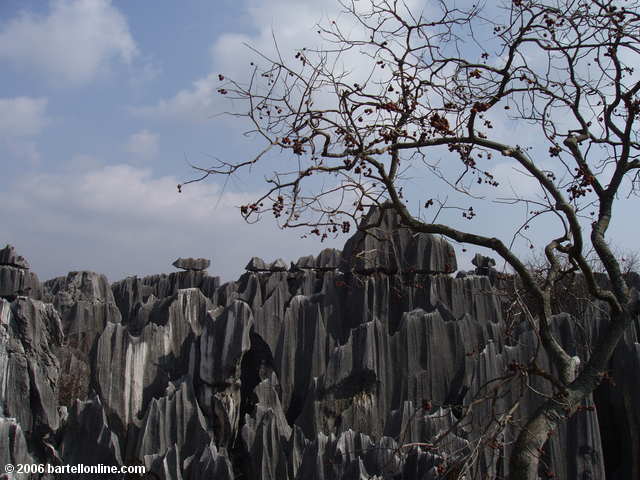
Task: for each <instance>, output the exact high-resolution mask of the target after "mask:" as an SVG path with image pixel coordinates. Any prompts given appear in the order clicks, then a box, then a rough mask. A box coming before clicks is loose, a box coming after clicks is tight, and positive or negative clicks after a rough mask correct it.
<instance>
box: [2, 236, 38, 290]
mask: <svg viewBox="0 0 640 480" xmlns="http://www.w3.org/2000/svg"><path fill="white" fill-rule="evenodd" d="M18 295H23V296H28V297H32V298H35V299H39V298H40V297H41V295H42V291H41V288H40V281H39V280H38V276H37V275H36V274H35V273H33V272H31V271H29V262H27V261H26V260H25V258H24V257H22V256H20V255H18V254H17V253H16V251H15V249H14V248H13V246H11V245H7V246H6V247H5V248H3V249H2V250H0V298H6V299H13V298H15V297H16V296H18Z"/></svg>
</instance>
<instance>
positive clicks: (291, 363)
mask: <svg viewBox="0 0 640 480" xmlns="http://www.w3.org/2000/svg"><path fill="white" fill-rule="evenodd" d="M378 220H380V225H379V226H378V227H376V228H377V230H376V231H377V233H378V235H376V237H371V236H365V234H364V232H357V233H356V234H355V235H354V236H353V237H352V238H351V239H350V240H349V241H348V242H347V245H346V246H345V248H344V250H343V251H342V252H340V251H338V250H334V249H326V250H323V251H322V252H320V254H319V255H318V256H316V257H314V256H308V257H302V258H301V259H299V260H298V261H297V262H296V263H295V264H294V265H293V266H292V268H290V269H288V270H287V269H286V266H285V263H284V262H283V261H281V260H276V261H275V262H272V263H267V262H264V261H263V260H261V259H260V258H258V257H254V258H253V259H252V260H251V261H250V262H249V264H248V265H247V272H246V273H244V274H243V275H242V276H241V277H240V279H238V280H237V281H234V282H228V283H226V284H224V285H219V280H218V279H217V277H212V276H209V275H208V274H207V273H206V272H204V271H200V270H193V269H192V270H188V271H184V272H175V273H172V274H169V275H165V274H161V275H152V276H148V277H144V278H138V277H129V278H127V279H124V280H122V281H119V282H116V283H114V284H112V285H109V284H108V281H107V280H106V278H104V277H103V276H101V275H99V274H95V273H91V272H72V273H70V274H69V275H67V276H66V277H60V278H58V279H53V280H51V281H49V282H45V284H44V298H45V300H46V301H47V302H50V303H43V302H39V301H37V300H36V299H34V298H27V297H24V296H20V295H16V285H17V284H19V283H20V281H22V280H19V281H17V280H16V278H19V275H23V274H24V272H28V271H27V270H25V269H24V268H18V267H16V266H7V265H4V266H0V290H1V291H11V292H13V293H12V294H11V296H9V300H10V301H9V300H1V299H0V388H1V390H0V406H1V407H2V410H1V411H0V460H5V461H6V462H8V461H13V462H15V463H18V460H21V461H23V462H31V461H33V462H48V461H52V462H54V461H56V462H64V463H69V462H70V463H84V464H92V463H103V464H114V465H120V464H127V465H133V464H141V465H145V466H147V468H148V469H149V471H151V472H153V474H154V475H156V476H157V478H160V479H165V480H179V479H197V480H204V479H208V478H216V479H217V478H220V479H222V480H231V479H235V478H240V477H241V476H244V478H251V479H258V480H261V479H273V480H276V479H287V480H299V479H317V480H325V479H332V480H352V479H362V480H364V479H372V478H377V479H391V478H402V479H405V480H424V479H433V480H436V479H442V478H443V475H453V474H454V472H455V468H456V462H457V459H458V458H459V456H460V455H464V454H465V453H467V452H469V451H474V452H476V453H475V455H477V456H476V458H477V463H476V465H475V467H474V470H473V472H471V475H476V476H477V477H478V478H494V477H496V476H502V477H506V476H508V461H507V459H508V457H509V455H510V453H511V450H510V449H511V448H512V447H511V446H512V445H513V441H514V439H515V435H516V434H517V431H518V429H517V428H516V426H517V425H519V424H521V422H522V421H523V420H524V419H525V418H527V416H528V415H530V414H531V412H533V411H534V410H535V409H536V408H537V407H538V405H539V404H540V402H541V397H540V396H539V394H538V393H537V392H542V393H549V391H550V387H549V384H548V382H546V381H545V380H544V379H543V378H542V377H540V376H535V375H532V376H530V377H528V381H529V387H530V388H527V389H524V391H523V396H522V398H521V399H520V406H519V408H518V409H517V410H516V411H514V412H511V413H510V414H509V415H510V417H509V418H510V420H509V423H508V425H507V428H506V429H505V430H504V432H502V433H501V434H500V435H499V436H497V437H496V438H495V443H494V444H492V446H491V447H489V446H487V447H481V448H479V449H477V450H476V446H477V443H476V442H477V441H478V438H479V435H480V433H482V432H486V431H487V429H488V428H491V424H492V423H491V422H492V421H493V420H495V418H496V412H501V413H504V412H505V411H506V410H508V409H509V408H510V406H511V405H512V403H513V402H514V401H515V400H516V399H517V397H518V395H519V392H520V390H519V389H517V388H513V389H510V390H509V391H508V392H506V393H505V394H504V395H501V396H498V397H496V398H492V399H491V401H478V398H480V397H482V396H483V395H485V396H486V395H487V393H486V388H487V387H486V386H487V385H493V384H494V383H493V382H492V380H495V379H497V378H500V377H504V376H505V374H507V373H508V372H511V371H513V368H517V367H514V365H516V366H517V365H518V364H519V363H525V362H527V361H528V360H529V359H530V358H531V356H532V355H533V354H534V353H535V352H537V351H538V348H537V341H538V339H537V337H536V335H534V333H533V332H532V331H531V330H530V328H529V327H528V326H527V324H525V323H523V324H519V325H509V326H507V325H505V322H504V320H503V317H502V309H501V303H500V297H499V296H498V295H497V293H496V288H495V287H496V284H495V280H496V278H497V277H496V275H495V270H494V269H493V266H494V262H492V261H490V260H487V259H486V258H485V257H482V258H477V259H476V267H477V268H476V270H475V271H474V272H468V273H467V274H465V275H464V276H461V277H460V278H454V277H452V276H451V275H449V273H451V272H452V271H453V270H454V269H455V255H453V249H452V248H451V246H450V245H449V244H448V243H447V242H445V241H444V240H442V239H440V238H437V237H432V236H428V235H427V236H424V235H411V234H410V233H409V232H408V231H406V230H405V229H403V228H402V226H401V225H400V224H399V223H398V221H397V219H395V218H392V217H391V216H389V215H388V214H385V215H382V216H380V214H379V213H378V212H371V213H370V215H369V216H368V218H367V220H366V222H369V224H371V223H372V222H377V221H378ZM385 238H386V240H385ZM185 265H186V264H185ZM2 269H5V270H6V271H10V272H11V275H12V276H5V277H3V276H2V275H3V274H2ZM19 272H23V274H20V273H19ZM20 278H23V277H20ZM24 278H26V277H24ZM634 278H635V277H634ZM631 280H633V279H631ZM636 280H637V279H636ZM3 282H4V283H3ZM23 283H24V282H23ZM637 283H638V284H640V281H638V282H637ZM34 285H35V284H34ZM37 286H39V284H37ZM3 288H4V289H5V290H2V289H3ZM607 322H608V318H607V315H606V309H605V308H603V306H602V305H597V304H593V305H587V306H585V307H584V308H583V309H581V315H580V318H572V317H570V316H569V315H566V314H562V315H557V316H556V317H554V321H553V325H552V327H553V330H554V332H555V334H556V336H557V338H558V340H559V341H560V342H561V343H562V344H563V346H564V347H565V348H566V349H567V351H568V353H569V354H570V355H572V356H574V357H575V358H576V359H578V358H579V359H580V361H581V362H586V360H587V359H588V357H589V355H590V351H589V350H588V348H587V346H588V345H589V344H590V343H592V342H593V339H595V338H597V337H598V336H599V335H600V334H601V333H602V331H603V329H604V328H605V326H606V324H607ZM507 327H508V329H507ZM639 329H640V327H639ZM507 333H508V334H507ZM537 362H538V366H539V367H540V368H541V369H543V370H545V371H551V372H553V367H552V365H551V363H550V362H549V359H548V358H547V356H546V355H545V354H544V351H540V352H539V354H538V357H537ZM639 371H640V344H639V343H638V331H637V330H636V329H631V330H630V331H629V332H627V333H626V335H625V338H624V341H623V342H622V343H621V344H620V346H619V347H618V348H617V349H616V352H615V355H614V358H613V359H612V362H611V377H612V382H611V383H607V382H603V385H602V386H601V387H600V388H599V389H598V390H597V391H596V392H595V394H594V395H593V398H589V399H587V401H586V402H585V408H584V409H583V410H581V412H580V413H579V414H576V415H575V416H574V417H573V418H572V419H571V420H570V421H569V422H567V423H566V424H563V425H562V426H561V427H560V428H559V429H558V431H557V432H556V433H555V434H554V435H553V436H552V438H551V439H550V440H549V442H548V444H547V445H546V446H545V452H544V457H543V460H544V463H545V466H546V468H548V469H549V472H551V470H553V473H554V475H556V478H605V477H606V475H607V474H609V477H610V478H633V477H634V475H636V470H634V468H637V466H636V465H635V464H634V463H633V462H632V459H634V458H640V442H638V440H637V439H638V437H637V433H636V432H638V431H640V417H638V409H637V408H635V406H636V405H638V404H640V389H639V387H638V385H640V378H639V377H638V375H637V372H639ZM76 373H77V375H75V376H74V375H73V374H76ZM61 388H62V389H63V390H64V391H63V392H60V389H61ZM25 399H27V401H25ZM61 405H66V406H68V408H67V409H65V408H64V407H61ZM591 407H595V408H596V409H597V411H595V410H593V409H592V408H591ZM466 409H472V415H470V416H469V418H468V421H464V422H459V419H460V416H461V414H462V413H461V412H464V411H466ZM494 423H495V422H494ZM441 437H442V438H441ZM436 441H437V442H438V447H437V448H435V449H433V448H430V447H428V445H429V444H430V443H431V442H436ZM605 468H606V470H607V471H606V473H605Z"/></svg>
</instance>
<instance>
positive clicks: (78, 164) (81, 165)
mask: <svg viewBox="0 0 640 480" xmlns="http://www.w3.org/2000/svg"><path fill="white" fill-rule="evenodd" d="M101 165H102V162H101V161H100V160H99V159H98V158H96V157H94V156H93V155H87V154H85V153H76V154H74V155H73V156H72V157H71V159H70V160H69V161H67V162H66V163H65V164H64V169H65V170H67V171H75V172H85V171H88V170H93V169H96V168H98V167H100V166H101Z"/></svg>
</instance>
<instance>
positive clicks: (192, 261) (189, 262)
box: [171, 258, 211, 271]
mask: <svg viewBox="0 0 640 480" xmlns="http://www.w3.org/2000/svg"><path fill="white" fill-rule="evenodd" d="M171 265H173V266H174V267H176V268H181V269H182V270H194V271H200V270H206V269H207V268H209V266H210V265H211V260H209V259H207V258H178V259H177V260H176V261H175V262H173V263H172V264H171Z"/></svg>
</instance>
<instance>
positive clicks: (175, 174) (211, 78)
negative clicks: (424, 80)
mask: <svg viewBox="0 0 640 480" xmlns="http://www.w3.org/2000/svg"><path fill="white" fill-rule="evenodd" d="M418 3H419V2H418ZM339 10H340V8H339V6H338V5H337V3H336V2H335V1H334V0H315V1H313V0H233V1H231V0H182V1H180V2H173V1H167V0H158V1H154V2H150V1H146V2H142V1H138V2H135V1H129V0H112V1H109V0H49V1H45V0H0V70H1V71H2V72H3V75H2V76H0V169H1V172H2V173H1V174H0V205H2V207H0V224H1V225H2V229H0V243H2V244H5V243H10V244H13V245H14V246H15V247H16V249H17V250H18V252H19V253H20V254H21V255H23V256H25V257H26V258H27V259H28V260H29V262H30V263H31V266H32V269H33V270H34V271H35V272H36V273H37V274H38V276H39V277H40V279H41V280H46V279H49V278H53V277H56V276H60V275H64V274H66V272H68V271H73V270H93V271H97V272H101V273H105V274H106V275H107V277H108V278H109V280H111V281H115V280H119V279H121V278H124V277H126V276H128V275H146V274H153V273H160V272H171V271H173V270H174V268H173V267H172V266H171V263H172V262H173V261H174V260H175V259H176V258H178V257H187V256H191V257H205V258H209V259H211V260H212V266H211V267H210V268H209V272H210V273H211V274H213V275H219V276H221V277H222V279H223V280H224V281H227V280H233V279H235V278H237V277H238V276H239V275H240V274H241V273H242V271H243V270H244V266H245V265H246V264H247V262H248V261H249V259H250V258H251V257H252V256H254V255H255V256H260V257H262V258H264V259H265V260H267V261H272V260H275V259H276V258H279V257H282V258H284V259H285V260H286V261H295V260H296V259H297V258H298V257H300V256H303V255H307V254H317V253H318V252H319V251H320V250H321V249H322V248H325V247H337V248H340V247H341V246H342V244H343V243H344V241H345V240H346V237H344V236H342V237H339V238H337V239H329V240H328V241H326V242H324V243H322V244H321V243H320V242H319V241H316V240H314V239H302V238H301V235H302V233H304V232H301V231H296V230H281V229H279V228H278V227H277V225H276V224H275V223H273V222H272V221H263V222H260V223H259V224H257V225H248V224H245V223H244V221H243V220H242V219H241V217H240V215H239V209H238V207H239V205H241V204H242V203H245V202H246V201H248V199H250V198H251V197H252V196H254V195H255V194H256V192H259V191H260V188H261V187H262V186H263V183H262V178H261V177H260V175H257V174H255V173H254V175H253V176H250V175H249V176H241V177H238V178H234V179H233V180H232V181H230V182H227V183H225V182H224V179H220V178H217V179H213V180H211V181H207V182H202V183H197V184H192V185H190V186H189V188H185V189H184V190H183V193H182V194H178V192H177V189H176V185H177V184H178V183H182V182H184V181H185V180H188V179H190V178H192V177H193V172H192V170H191V169H190V167H189V164H190V163H192V164H197V165H206V164H208V163H210V158H211V156H216V157H219V158H225V159H239V158H243V157H248V156H250V155H251V154H252V153H255V152H256V151H259V148H260V147H259V146H258V145H257V144H256V143H255V142H254V141H253V140H252V139H250V138H246V137H243V135H242V132H243V128H244V127H246V125H242V124H237V123H234V122H232V121H230V120H229V119H228V118H226V117H221V116H219V115H218V114H220V113H221V112H223V111H224V110H226V109H228V105H226V104H224V103H223V101H222V100H221V99H220V96H219V95H217V94H216V93H215V90H216V89H217V88H218V82H219V81H218V75H219V74H221V73H224V74H225V75H229V76H235V77H241V76H242V75H246V72H248V65H249V62H250V61H251V60H252V58H253V55H254V54H253V53H252V52H251V51H250V50H249V49H248V48H247V47H246V46H245V44H249V45H252V46H254V47H256V48H258V49H262V48H265V49H268V48H271V46H272V43H271V42H272V40H271V39H272V35H274V34H275V35H276V37H277V40H278V43H279V45H280V47H281V49H282V50H283V51H284V52H285V53H286V52H293V51H294V49H295V48H300V47H302V46H310V45H311V46H314V45H317V42H318V39H317V36H315V33H316V32H315V30H316V29H315V28H314V25H315V24H316V23H318V22H324V21H327V20H330V19H332V18H336V17H337V16H338V12H339ZM494 173H497V174H498V175H499V176H500V177H501V179H502V180H506V183H505V184H510V182H513V183H514V184H516V183H517V188H530V186H528V184H527V180H526V179H524V180H523V179H522V178H519V177H518V175H517V174H514V171H513V169H512V168H511V167H510V166H508V165H497V166H496V167H495V170H494ZM414 181H415V182H416V183H419V185H418V188H421V189H427V190H430V189H431V190H433V191H437V190H438V189H441V188H442V186H436V185H432V184H428V183H424V184H423V183H420V182H422V179H420V178H417V179H415V180H414ZM426 181H427V180H425V182H426ZM489 211H490V210H489ZM623 212H624V214H623V215H621V217H622V219H621V220H620V221H617V222H616V223H615V225H614V226H613V227H612V231H613V234H614V235H616V236H617V237H616V238H619V239H620V240H619V242H618V243H619V244H620V245H621V246H622V247H624V248H631V247H632V244H633V243H634V242H633V240H632V239H634V238H635V239H637V238H638V233H640V227H638V224H637V222H629V221H628V218H630V217H628V215H629V214H630V212H631V210H628V209H627V210H623ZM512 215H514V216H513V217H509V216H495V215H489V216H488V217H487V219H486V220H484V221H483V224H482V225H481V230H484V231H488V232H499V233H504V234H505V235H507V232H508V227H509V226H510V225H512V224H513V220H514V219H517V216H518V215H520V214H519V213H517V212H514V213H512ZM474 252H475V250H472V251H467V252H462V250H461V249H458V253H459V257H460V263H461V264H462V265H467V266H468V265H469V259H470V258H471V256H472V253H474Z"/></svg>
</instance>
